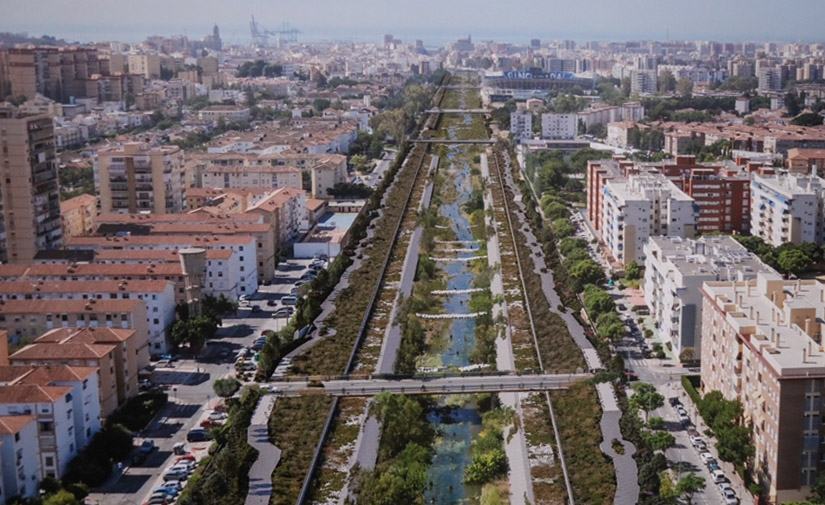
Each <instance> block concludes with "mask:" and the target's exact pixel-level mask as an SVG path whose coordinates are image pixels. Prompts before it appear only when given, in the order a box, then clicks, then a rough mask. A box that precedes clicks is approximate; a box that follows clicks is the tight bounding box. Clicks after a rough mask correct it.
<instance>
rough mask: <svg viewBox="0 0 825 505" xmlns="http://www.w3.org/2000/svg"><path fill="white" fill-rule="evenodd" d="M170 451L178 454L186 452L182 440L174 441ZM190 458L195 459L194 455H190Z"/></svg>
mask: <svg viewBox="0 0 825 505" xmlns="http://www.w3.org/2000/svg"><path fill="white" fill-rule="evenodd" d="M172 453H173V454H178V455H180V454H186V444H185V443H183V442H178V443H176V444H175V445H173V446H172ZM178 459H180V458H178ZM192 459H195V457H194V456H192Z"/></svg>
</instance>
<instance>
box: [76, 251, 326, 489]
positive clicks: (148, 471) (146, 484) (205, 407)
mask: <svg viewBox="0 0 825 505" xmlns="http://www.w3.org/2000/svg"><path fill="white" fill-rule="evenodd" d="M311 262H312V260H308V259H298V260H295V259H293V260H290V261H289V262H288V263H286V264H282V265H279V267H278V269H277V270H276V273H275V278H274V279H273V280H272V282H271V283H270V284H269V285H266V286H260V287H259V291H258V292H257V293H255V294H254V295H252V296H250V307H248V308H242V309H240V310H239V311H238V314H237V315H236V316H233V317H227V318H224V320H223V322H222V325H221V327H220V328H219V329H218V333H217V335H216V338H215V339H213V340H210V341H209V345H207V346H205V347H204V349H203V350H202V351H201V353H200V354H199V355H198V356H197V357H196V358H195V357H183V358H182V359H180V360H178V361H176V362H174V363H173V365H174V367H172V368H165V369H157V370H156V371H155V373H154V374H153V377H152V382H153V383H154V384H156V385H158V386H160V387H161V388H163V389H164V390H165V391H166V392H167V393H168V394H169V403H168V404H167V405H166V407H165V408H164V409H163V410H162V411H161V412H160V414H159V415H158V416H157V417H156V418H155V419H154V420H153V421H152V422H151V423H150V425H149V426H148V427H147V428H146V429H145V430H144V431H143V432H142V433H139V434H138V436H137V437H136V439H135V445H136V449H135V452H137V446H138V445H139V444H140V443H141V442H142V441H143V440H144V439H149V440H153V441H154V442H155V445H156V447H157V449H156V450H155V451H154V452H153V453H152V454H151V455H150V456H149V457H148V458H147V459H146V461H145V462H144V463H143V464H142V465H140V466H124V467H123V468H122V469H120V470H119V469H116V470H115V472H114V475H113V476H112V477H111V478H110V479H109V482H107V483H106V484H105V485H104V486H102V487H100V488H98V489H94V490H93V492H92V493H91V494H90V495H89V497H88V499H87V500H88V503H94V504H96V505H140V504H142V503H144V502H145V501H146V500H147V499H148V497H149V496H150V494H151V492H152V490H154V489H155V488H156V487H158V486H159V485H160V483H161V482H162V479H161V475H162V473H163V471H164V470H165V469H166V468H167V467H169V466H170V465H171V464H172V462H173V461H174V456H173V454H172V447H173V446H174V445H175V444H176V443H178V442H186V434H187V433H188V432H189V430H190V429H191V428H194V427H197V426H199V424H200V422H201V421H202V420H203V419H204V418H205V417H206V415H207V413H208V412H209V411H210V410H212V409H213V408H214V406H215V405H216V404H217V402H218V399H217V397H216V396H215V393H214V392H213V390H212V383H213V382H214V380H215V379H219V378H221V377H226V376H229V375H231V374H233V372H234V357H235V354H236V353H237V352H238V351H239V350H240V349H241V347H248V346H251V345H252V342H253V341H254V340H255V339H256V338H257V337H258V336H260V335H261V333H262V332H265V331H267V330H278V329H279V328H280V327H282V326H283V325H285V324H286V323H287V319H286V318H280V319H273V318H272V312H273V311H274V310H276V309H277V308H279V307H281V306H282V305H281V303H280V301H279V300H280V299H281V298H282V297H284V296H286V295H287V294H289V293H290V290H291V289H292V288H293V287H294V283H295V282H296V281H297V280H298V279H300V277H301V276H302V275H303V274H304V272H305V271H306V268H307V266H308V265H309V263H311ZM270 300H271V301H272V302H271V303H272V305H268V302H269V301H270ZM253 306H258V307H260V310H259V311H256V312H253V311H252V307H253ZM208 446H209V444H208V443H193V444H188V443H187V449H189V450H190V451H192V452H193V453H194V454H195V455H196V456H201V455H203V454H205V452H206V450H207V449H208Z"/></svg>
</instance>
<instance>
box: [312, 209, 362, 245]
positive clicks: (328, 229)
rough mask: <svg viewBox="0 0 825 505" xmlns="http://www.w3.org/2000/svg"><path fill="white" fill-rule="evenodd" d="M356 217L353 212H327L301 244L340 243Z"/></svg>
mask: <svg viewBox="0 0 825 505" xmlns="http://www.w3.org/2000/svg"><path fill="white" fill-rule="evenodd" d="M357 217H358V214H357V213H355V212H328V213H326V214H324V215H323V216H321V218H320V219H318V224H316V225H315V228H313V229H312V231H311V232H310V234H309V235H307V237H306V238H305V239H304V240H302V242H340V241H341V240H342V239H343V238H344V236H345V235H346V234H347V232H348V231H349V229H350V228H351V227H352V224H353V223H354V222H355V218H357Z"/></svg>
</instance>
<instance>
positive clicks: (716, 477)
mask: <svg viewBox="0 0 825 505" xmlns="http://www.w3.org/2000/svg"><path fill="white" fill-rule="evenodd" d="M710 476H711V478H713V482H715V483H717V484H719V483H720V482H726V481H727V480H728V479H727V477H725V473H724V472H723V471H722V470H718V469H717V470H713V471H712V472H710Z"/></svg>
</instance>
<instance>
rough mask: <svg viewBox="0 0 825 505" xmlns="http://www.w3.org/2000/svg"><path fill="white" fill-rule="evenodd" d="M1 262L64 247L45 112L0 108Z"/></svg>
mask: <svg viewBox="0 0 825 505" xmlns="http://www.w3.org/2000/svg"><path fill="white" fill-rule="evenodd" d="M0 205H1V206H2V220H0V262H3V263H5V262H9V263H20V262H28V261H31V260H32V259H33V258H34V255H35V254H36V253H37V251H38V250H45V249H58V248H60V247H62V245H63V233H62V228H61V224H60V195H59V191H58V186H57V162H56V158H55V145H54V126H53V124H52V119H51V117H49V116H47V115H45V114H44V115H34V116H25V115H21V114H19V113H18V112H17V111H15V109H14V108H10V107H0Z"/></svg>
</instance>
